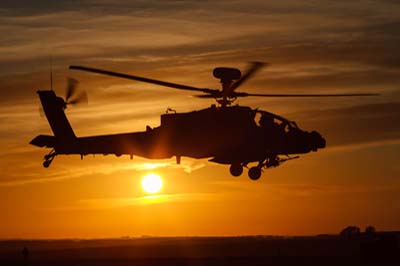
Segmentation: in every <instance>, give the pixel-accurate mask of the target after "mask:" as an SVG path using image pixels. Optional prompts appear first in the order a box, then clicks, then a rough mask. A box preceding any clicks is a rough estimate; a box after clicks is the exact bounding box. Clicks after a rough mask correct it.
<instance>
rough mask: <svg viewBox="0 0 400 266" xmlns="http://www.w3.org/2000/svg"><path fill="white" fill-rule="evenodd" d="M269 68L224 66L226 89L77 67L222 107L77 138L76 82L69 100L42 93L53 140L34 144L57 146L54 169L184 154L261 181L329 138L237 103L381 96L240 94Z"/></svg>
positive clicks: (217, 73) (81, 96) (220, 75)
mask: <svg viewBox="0 0 400 266" xmlns="http://www.w3.org/2000/svg"><path fill="white" fill-rule="evenodd" d="M265 65H266V64H264V63H262V62H253V63H251V65H250V67H249V68H248V69H247V70H246V71H245V72H244V74H243V75H242V73H241V71H240V70H239V69H236V68H228V67H217V68H215V69H214V71H213V75H214V77H215V78H217V79H219V80H220V82H221V84H222V88H221V89H210V88H197V87H192V86H187V85H182V84H176V83H170V82H165V81H161V80H156V79H150V78H145V77H139V76H134V75H129V74H124V73H118V72H113V71H108V70H102V69H97V68H91V67H85V66H70V67H69V68H70V69H72V70H79V71H86V72H92V73H97V74H101V75H108V76H114V77H118V78H124V79H129V80H135V81H141V82H146V83H151V84H155V85H159V86H164V87H169V88H174V89H179V90H188V91H194V92H201V93H203V94H201V95H195V96H196V97H199V98H214V99H215V100H216V101H217V104H213V105H211V107H209V108H205V109H202V110H197V111H191V112H187V113H176V112H175V111H174V110H172V109H168V110H167V112H166V113H165V114H162V115H161V125H160V126H159V127H155V128H151V127H149V126H147V127H146V130H145V131H142V132H132V133H122V134H111V135H99V136H89V137H77V136H76V135H75V134H74V131H73V130H72V127H71V125H70V123H69V122H68V119H67V117H66V115H65V112H64V110H65V109H66V108H67V106H68V105H73V104H77V103H81V102H87V95H86V93H85V92H83V91H79V90H77V89H76V88H77V87H76V85H77V81H76V80H73V79H69V82H68V86H67V90H66V96H65V99H63V98H61V97H59V96H57V95H56V94H55V92H54V90H53V89H51V90H39V91H37V93H38V95H39V98H40V101H41V104H42V107H43V111H44V113H45V115H46V117H47V120H48V122H49V124H50V127H51V129H52V131H53V133H54V136H50V135H39V136H37V137H35V138H34V139H33V140H32V141H31V142H30V144H32V145H35V146H38V147H46V148H51V149H52V150H51V151H50V152H49V153H48V154H47V155H45V156H44V162H43V166H44V167H46V168H47V167H49V166H50V164H51V163H52V161H53V159H54V158H55V157H56V156H57V155H71V154H78V155H80V156H81V158H83V156H85V155H88V154H103V155H108V154H114V155H116V156H121V155H123V154H125V155H130V157H131V159H132V158H133V156H139V157H144V158H148V159H166V158H171V157H176V162H177V163H178V164H180V162H181V157H182V156H184V157H191V158H195V159H200V158H209V161H211V162H214V163H218V164H227V165H230V173H231V174H232V175H233V176H240V175H241V174H242V173H243V169H244V168H245V167H247V168H248V165H249V164H250V163H254V162H255V163H256V165H255V166H252V167H250V168H249V170H248V176H249V177H250V179H252V180H258V179H259V178H260V177H261V174H262V171H263V170H264V169H267V168H271V167H277V166H279V165H281V164H282V163H283V162H285V161H288V160H292V159H296V158H299V156H298V154H305V153H309V152H311V151H314V152H315V151H317V150H318V149H322V148H324V147H325V146H326V141H325V139H324V138H323V137H322V136H321V134H320V133H318V132H317V131H311V132H308V131H304V130H302V129H300V128H299V127H298V126H297V124H296V123H295V122H294V121H290V120H288V119H286V118H284V117H282V116H279V115H276V114H273V113H270V112H267V111H263V110H258V109H252V108H250V107H247V106H239V105H233V103H234V101H235V100H236V99H237V98H239V97H347V96H374V95H378V94H375V93H350V94H254V93H246V92H238V91H236V89H237V88H239V87H240V86H241V85H242V84H243V83H244V82H245V81H247V80H248V79H250V78H251V77H252V76H253V75H254V74H255V73H256V72H257V71H259V70H260V69H261V68H262V67H263V66H265Z"/></svg>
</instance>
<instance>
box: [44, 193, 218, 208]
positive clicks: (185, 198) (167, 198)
mask: <svg viewBox="0 0 400 266" xmlns="http://www.w3.org/2000/svg"><path fill="white" fill-rule="evenodd" d="M221 197H223V195H221V194H217V193H177V194H158V195H149V196H139V197H130V198H93V199H82V200H79V201H77V202H76V203H75V204H73V205H71V206H64V207H56V208H50V209H41V210H43V211H60V210H62V211H64V210H71V211H73V210H98V209H114V208H124V207H131V206H145V205H153V204H166V203H179V202H194V201H196V202H198V201H200V202H201V201H215V200H218V199H221Z"/></svg>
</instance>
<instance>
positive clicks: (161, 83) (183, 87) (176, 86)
mask: <svg viewBox="0 0 400 266" xmlns="http://www.w3.org/2000/svg"><path fill="white" fill-rule="evenodd" d="M69 69H74V70H81V71H87V72H93V73H97V74H101V75H108V76H114V77H118V78H124V79H130V80H136V81H141V82H147V83H151V84H155V85H159V86H165V87H170V88H174V89H178V90H189V91H201V92H205V93H213V92H215V91H218V90H214V89H206V88H204V89H203V88H196V87H192V86H187V85H181V84H176V83H171V82H165V81H161V80H156V79H149V78H144V77H139V76H134V75H128V74H124V73H118V72H113V71H108V70H102V69H97V68H91V67H85V66H70V67H69Z"/></svg>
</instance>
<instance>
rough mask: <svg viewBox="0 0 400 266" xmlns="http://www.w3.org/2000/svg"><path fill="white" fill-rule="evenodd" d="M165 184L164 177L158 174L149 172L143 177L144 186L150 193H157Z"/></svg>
mask: <svg viewBox="0 0 400 266" xmlns="http://www.w3.org/2000/svg"><path fill="white" fill-rule="evenodd" d="M162 185H163V182H162V179H161V177H160V176H159V175H156V174H147V175H145V176H144V177H143V179H142V188H143V190H144V191H146V192H147V193H150V194H154V193H157V192H159V191H160V190H161V188H162Z"/></svg>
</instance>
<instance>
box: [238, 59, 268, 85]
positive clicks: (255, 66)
mask: <svg viewBox="0 0 400 266" xmlns="http://www.w3.org/2000/svg"><path fill="white" fill-rule="evenodd" d="M265 65H267V64H266V63H263V62H251V66H250V67H249V68H248V69H247V70H246V72H245V73H244V75H243V76H242V77H241V78H240V79H239V80H238V81H236V82H235V83H233V84H232V86H231V89H232V91H234V90H236V89H237V88H238V87H239V86H240V85H242V84H243V82H245V81H246V80H248V79H249V78H251V77H252V76H253V75H254V74H255V73H256V72H257V71H258V70H260V69H261V68H262V67H263V66H265Z"/></svg>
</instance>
